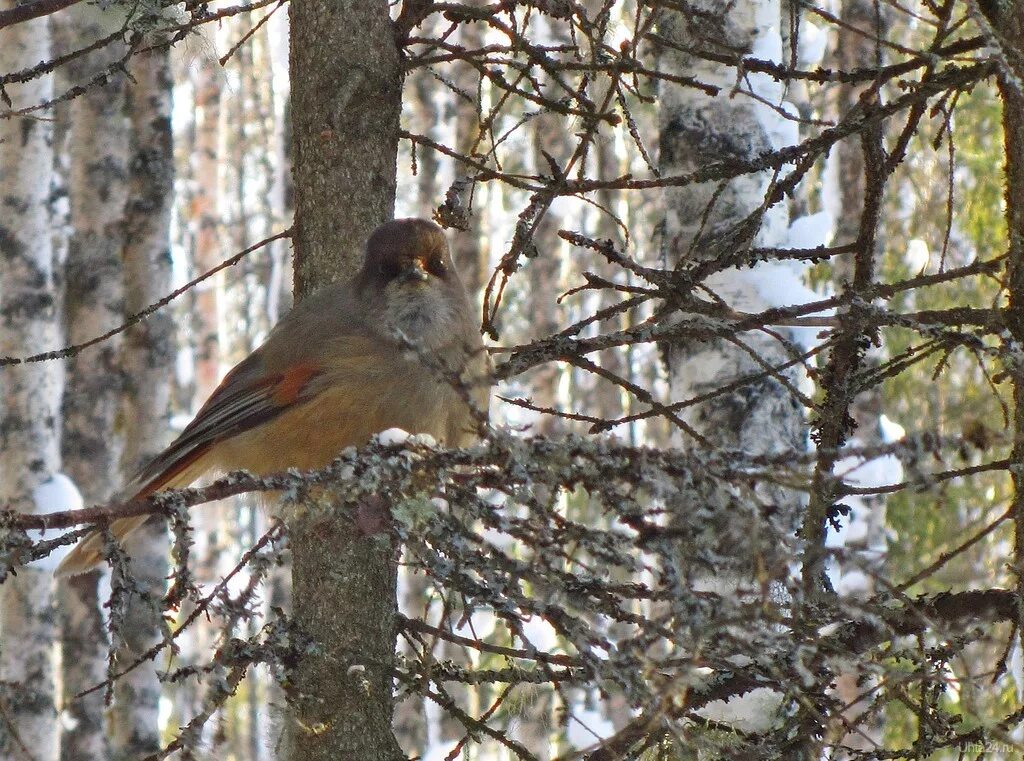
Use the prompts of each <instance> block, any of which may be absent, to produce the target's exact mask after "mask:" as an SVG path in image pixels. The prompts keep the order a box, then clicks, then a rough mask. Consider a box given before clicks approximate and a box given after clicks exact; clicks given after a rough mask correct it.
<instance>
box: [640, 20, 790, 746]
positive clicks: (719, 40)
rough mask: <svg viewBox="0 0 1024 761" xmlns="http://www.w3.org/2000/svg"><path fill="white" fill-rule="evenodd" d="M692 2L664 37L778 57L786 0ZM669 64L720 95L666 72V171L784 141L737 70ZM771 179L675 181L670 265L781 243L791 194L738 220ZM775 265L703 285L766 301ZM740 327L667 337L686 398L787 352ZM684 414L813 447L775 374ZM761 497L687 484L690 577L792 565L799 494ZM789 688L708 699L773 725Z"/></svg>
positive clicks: (692, 61)
mask: <svg viewBox="0 0 1024 761" xmlns="http://www.w3.org/2000/svg"><path fill="white" fill-rule="evenodd" d="M695 5H696V7H698V8H699V10H700V11H702V13H696V14H692V15H690V16H689V18H684V17H683V15H681V14H678V13H672V12H667V13H665V14H664V15H663V16H662V17H661V19H660V23H659V30H660V32H661V34H662V35H664V36H666V37H668V38H669V39H671V40H674V41H675V42H676V43H678V44H680V45H682V46H684V47H685V46H693V47H697V48H700V47H707V48H709V49H712V50H715V49H717V50H719V51H720V50H723V49H727V50H730V51H737V52H738V53H739V54H740V55H744V54H752V55H754V56H755V57H759V58H771V59H775V60H780V55H781V35H780V4H779V2H778V0H756V1H755V2H749V3H742V4H739V5H734V4H733V3H730V2H726V0H702V1H701V2H698V3H696V4H695ZM705 14H706V15H705ZM723 46H724V47H723ZM661 66H662V68H663V69H664V70H667V71H670V72H672V73H678V74H683V75H686V76H692V77H696V78H697V79H698V80H700V81H702V82H706V83H708V84H713V85H718V86H720V87H721V88H722V90H721V92H720V94H719V95H718V96H717V97H709V96H707V95H705V94H703V93H702V92H700V91H699V90H696V89H693V88H683V87H678V86H675V85H669V84H667V83H663V85H662V89H661V113H660V139H661V145H660V165H661V170H662V172H663V173H664V174H666V175H667V174H681V173H684V172H687V171H691V170H693V169H694V168H696V167H698V166H701V165H704V164H706V163H707V162H709V161H714V160H728V159H739V160H743V159H751V158H754V157H755V156H758V155H759V154H761V153H764V152H767V151H770V150H772V149H774V148H777V147H780V143H781V142H783V141H784V140H787V137H788V136H787V132H789V131H790V130H789V129H788V128H787V127H788V125H787V122H786V121H785V120H783V119H782V117H780V116H779V115H778V114H777V113H776V112H774V111H773V110H771V109H769V108H767V107H765V106H763V105H760V104H759V103H757V102H756V101H755V100H754V99H752V98H750V97H746V96H743V95H734V96H732V97H730V91H731V90H732V88H733V86H734V85H735V84H736V80H735V70H734V69H733V68H731V67H725V66H722V65H721V64H712V63H708V62H705V61H703V60H701V59H700V58H698V57H696V56H691V55H688V54H684V53H681V52H679V51H676V50H672V49H668V48H667V49H666V50H665V52H664V55H663V58H662V62H661ZM747 81H750V82H752V83H753V87H755V89H756V90H757V93H758V95H760V96H761V97H763V98H766V99H767V100H769V101H770V102H772V103H776V104H778V103H780V100H781V94H782V93H781V89H780V87H779V85H777V84H776V83H773V82H771V81H769V80H767V79H759V78H757V77H750V79H749V80H748V79H747V78H744V85H745V84H746V82H747ZM769 180H770V177H769V175H768V174H766V173H761V174H750V175H743V176H741V177H738V178H736V179H733V180H730V181H729V182H728V183H727V184H726V185H725V186H724V187H720V185H719V183H713V182H708V183H702V184H693V185H687V186H683V187H678V188H670V189H667V190H666V192H665V206H666V209H665V229H664V235H665V244H666V247H667V253H668V257H669V262H670V265H671V264H674V263H676V262H680V261H681V260H682V261H684V262H692V261H702V260H707V259H710V258H713V257H714V256H715V255H716V254H717V253H721V251H722V250H723V248H724V250H726V251H732V250H740V251H742V250H743V248H744V247H746V246H747V245H758V246H777V245H783V244H785V242H786V237H787V229H788V219H787V212H786V210H785V208H784V206H782V205H777V206H775V207H772V208H770V209H769V210H768V211H767V213H766V214H765V215H764V218H763V219H762V220H761V221H760V224H759V225H757V226H756V227H753V228H747V229H744V228H741V227H739V226H738V224H739V223H740V222H741V221H742V220H744V219H745V218H747V217H748V215H750V214H752V213H753V212H755V211H756V210H757V209H758V208H759V207H760V206H761V205H762V202H763V199H764V196H765V192H766V190H767V188H768V183H769ZM702 224H703V229H702ZM775 266H778V265H774V264H771V263H769V264H761V265H758V266H757V267H755V268H753V269H743V270H735V269H730V270H726V271H724V272H722V273H720V274H717V275H714V276H712V277H711V278H708V279H707V281H706V282H705V284H706V285H707V286H708V287H710V288H711V289H713V290H714V292H715V293H716V294H717V295H718V296H720V297H721V298H723V299H725V301H726V302H727V303H728V304H729V305H730V306H731V307H733V308H734V309H738V310H744V311H758V310H759V309H761V308H764V307H765V306H767V305H768V304H769V303H771V296H770V295H769V294H766V293H764V292H763V290H759V288H758V282H759V281H760V282H761V283H763V282H765V280H766V278H765V274H764V270H765V268H771V267H775ZM738 338H739V339H740V341H742V342H743V343H744V344H745V345H746V347H748V351H744V350H743V349H741V348H739V347H737V346H735V345H733V344H730V343H727V342H725V341H723V340H716V341H710V342H704V343H684V342H678V343H674V344H672V345H670V346H668V347H667V349H668V352H667V358H668V363H669V373H670V382H671V386H672V394H673V398H674V399H677V400H684V399H688V398H690V397H692V396H695V395H699V394H702V393H706V392H708V391H710V390H713V389H717V388H720V387H722V386H725V385H726V384H728V383H730V382H731V381H733V380H735V379H737V378H738V377H741V376H745V375H748V374H755V373H758V372H760V371H761V370H762V367H761V366H760V365H759V364H758V363H757V362H756V361H755V359H754V358H753V357H752V356H751V354H754V355H756V356H758V357H760V359H761V360H762V361H764V362H767V363H771V364H779V363H781V362H783V361H785V360H786V359H787V358H788V354H787V352H786V351H785V350H784V349H783V348H782V346H781V345H780V344H779V343H778V342H777V341H776V339H774V338H771V337H769V336H767V335H764V334H758V333H745V334H740V335H739V336H738ZM685 419H686V421H687V422H688V423H689V424H690V425H692V426H693V427H694V428H695V429H696V430H697V432H698V433H700V434H701V435H702V436H703V437H705V439H706V440H707V441H708V442H709V443H710V444H711V445H712V446H715V447H719V448H725V449H735V450H741V451H744V452H746V453H749V454H752V455H756V454H764V453H778V452H786V451H793V450H799V449H801V448H802V447H803V441H804V433H803V427H802V422H803V415H802V411H801V408H800V405H799V403H798V402H797V400H795V399H794V398H793V396H792V395H791V394H790V392H789V391H787V390H786V388H785V387H784V386H783V385H782V384H781V383H779V382H778V381H777V380H775V379H773V378H767V379H763V380H760V381H755V382H753V383H750V384H747V385H745V386H743V387H742V388H740V389H738V390H736V391H734V392H732V393H728V394H723V395H720V396H718V397H716V398H715V399H714V400H712V401H710V402H707V403H704V404H701V405H697V406H693V407H690V408H688V410H687V411H686V414H685ZM682 439H683V441H682V444H683V445H684V446H692V445H693V444H692V441H689V440H687V436H686V435H685V434H683V435H682ZM757 497H758V498H757V499H756V500H752V499H749V496H747V497H744V496H743V495H739V494H738V493H736V492H735V491H733V490H732V489H729V488H726V487H724V486H723V485H721V484H719V483H715V482H712V481H702V482H700V483H692V484H687V485H686V487H685V488H683V489H682V490H681V492H680V494H679V495H678V502H677V505H676V509H677V519H676V520H678V521H682V522H686V523H687V525H689V526H690V527H691V528H692V530H693V534H694V540H693V541H692V542H691V543H690V544H688V545H685V546H684V547H683V549H682V550H681V553H680V561H681V572H682V573H683V575H684V577H685V578H686V579H687V580H688V581H689V585H690V586H691V587H693V588H697V589H708V590H713V591H715V592H718V593H719V594H722V595H723V596H724V598H725V601H726V602H728V601H729V600H733V599H737V598H739V597H742V596H745V595H750V594H752V593H757V591H758V586H757V585H756V584H755V583H754V579H755V573H756V571H757V566H758V565H761V566H762V567H763V568H765V569H766V570H767V573H768V574H770V576H771V577H772V578H778V577H779V576H781V575H784V574H785V573H786V571H787V565H788V558H789V550H788V549H787V548H786V547H785V546H783V545H781V544H780V543H778V542H777V541H776V536H778V535H779V534H781V535H783V536H784V535H789V536H792V535H793V530H794V528H795V526H796V521H797V518H798V514H799V511H800V507H801V502H800V500H799V499H798V497H797V495H796V494H795V493H793V492H789V491H787V490H785V489H782V488H779V487H760V488H759V489H758V493H757ZM756 503H760V504H756ZM698 556H703V558H704V559H705V560H707V559H709V558H711V559H712V562H713V564H714V566H715V570H716V575H715V577H714V578H711V577H710V576H708V572H707V570H705V569H706V568H707V566H705V565H702V564H701V563H699V562H696V561H695V560H694V559H695V558H696V557H698ZM694 625H695V626H699V624H697V623H695V624H694ZM779 699H781V695H777V694H776V695H775V697H774V698H773V697H772V696H771V695H762V694H758V695H754V694H750V695H749V697H748V696H740V698H738V699H734V700H732V701H730V703H729V704H728V705H724V704H723V705H719V704H721V703H722V701H718V703H719V704H711V706H709V709H710V710H708V711H705V712H704V715H706V716H708V717H709V718H712V719H716V720H721V721H726V722H729V723H732V724H733V725H735V726H737V727H739V728H742V729H746V730H751V729H757V728H766V725H769V724H770V722H771V720H772V716H771V713H772V710H773V707H774V706H775V705H777V704H778V700H779Z"/></svg>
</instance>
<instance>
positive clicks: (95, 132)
mask: <svg viewBox="0 0 1024 761" xmlns="http://www.w3.org/2000/svg"><path fill="white" fill-rule="evenodd" d="M69 15H70V19H69V23H68V29H67V31H68V34H67V37H68V42H69V43H70V45H73V46H74V47H76V48H77V47H84V46H85V45H88V44H89V43H91V42H93V41H94V40H96V39H98V38H99V37H101V36H103V34H104V30H102V29H100V28H98V27H96V26H95V25H94V24H91V23H89V14H83V13H81V12H80V11H79V9H77V8H76V9H72V10H71V11H69ZM121 47H122V46H120V45H115V46H113V47H112V48H111V49H103V50H101V51H96V52H94V53H93V54H92V55H90V56H84V57H82V58H78V59H76V60H75V61H73V62H71V64H69V66H68V74H67V76H68V78H69V80H70V82H71V84H80V83H82V82H86V81H88V80H89V78H90V77H92V76H93V75H94V74H96V73H97V72H98V71H100V70H101V69H102V68H104V67H105V66H106V65H108V64H109V63H110V61H111V59H112V58H113V57H117V56H120V55H121V54H122V52H123V51H122V49H121ZM125 81H126V80H125V78H124V76H122V75H115V76H113V77H110V78H109V79H108V81H107V82H106V84H104V85H103V86H101V87H92V88H90V89H88V90H87V91H86V92H85V93H84V94H82V95H81V96H79V97H78V98H75V99H74V100H73V101H71V104H70V106H69V111H70V114H69V116H70V119H69V121H70V125H69V134H68V140H67V155H68V168H69V181H68V195H69V199H70V210H71V213H70V221H71V236H70V241H69V245H68V255H67V260H66V262H65V277H64V284H65V290H64V310H63V312H64V323H65V325H66V338H67V342H69V343H79V342H82V341H85V340H88V339H90V338H92V337H94V336H97V335H100V334H102V333H105V332H107V331H108V330H110V329H111V328H113V327H115V326H116V325H119V324H120V323H121V321H122V320H123V319H124V288H123V280H122V272H121V248H122V246H123V244H124V236H123V227H122V224H123V217H124V211H125V199H126V197H127V153H128V129H127V124H126V121H125V110H124V109H125ZM120 351H121V341H120V337H119V336H115V337H113V338H111V339H110V340H107V341H104V342H103V343H101V344H100V345H98V346H96V347H95V348H93V349H91V350H89V351H88V352H85V353H83V354H79V355H76V356H74V357H72V358H71V359H70V360H69V361H68V365H67V380H66V387H65V393H64V402H63V425H64V428H63V435H62V441H61V451H62V458H63V461H64V470H65V472H66V473H67V474H68V475H69V476H70V477H71V478H72V479H73V480H74V481H75V483H76V484H77V485H78V488H79V490H80V491H81V492H82V496H83V498H84V500H85V501H86V503H88V504H99V503H102V502H105V501H106V500H107V499H109V498H110V496H111V495H112V494H113V492H114V491H115V490H116V488H117V486H118V485H119V484H120V483H121V480H122V477H121V467H120V466H121V462H120V456H121V448H120V431H119V428H118V422H119V415H118V412H119V406H120V404H121V387H122V384H121V379H122V374H121V366H120ZM100 576H101V572H100V571H92V572H90V573H87V574H83V575H82V576H76V577H71V578H65V579H60V580H58V583H57V594H58V600H59V607H60V622H61V654H62V659H61V674H62V679H61V693H62V697H63V699H62V704H63V710H64V712H65V716H66V720H65V721H63V722H62V726H61V759H62V761H105V760H106V759H107V758H109V747H108V742H107V735H106V732H105V731H104V717H103V712H104V705H103V693H102V692H94V693H92V694H90V695H86V696H84V697H82V698H78V699H75V697H74V696H75V695H77V694H78V693H80V692H82V691H84V690H86V689H87V688H89V687H91V686H93V685H95V684H98V683H100V682H102V681H103V680H104V679H105V678H106V667H107V662H106V661H107V642H108V638H107V632H106V626H105V624H104V621H103V617H102V616H101V615H100V607H99V606H100V600H99V596H98V592H97V586H98V582H99V579H100Z"/></svg>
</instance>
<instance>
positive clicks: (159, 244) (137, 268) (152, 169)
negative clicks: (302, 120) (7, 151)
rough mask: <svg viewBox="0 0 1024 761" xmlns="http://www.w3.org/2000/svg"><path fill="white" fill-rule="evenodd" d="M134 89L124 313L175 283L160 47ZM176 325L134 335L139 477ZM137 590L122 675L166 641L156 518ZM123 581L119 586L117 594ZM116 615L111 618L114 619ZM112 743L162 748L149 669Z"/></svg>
mask: <svg viewBox="0 0 1024 761" xmlns="http://www.w3.org/2000/svg"><path fill="white" fill-rule="evenodd" d="M132 76H133V78H134V81H133V82H132V83H131V85H130V86H129V88H128V97H129V115H130V118H131V125H132V137H133V141H134V143H133V146H132V151H131V162H130V165H129V183H130V184H129V196H128V205H127V212H126V220H125V232H126V236H125V240H126V244H125V249H124V268H125V287H126V288H125V309H126V310H127V311H128V312H135V311H138V310H139V309H141V308H142V307H144V306H146V305H148V304H150V303H152V302H154V301H156V300H157V299H159V298H160V297H162V296H164V295H166V294H167V292H168V291H169V290H170V285H171V257H170V249H169V246H170V218H171V205H172V200H173V198H172V190H173V180H174V156H173V153H172V147H171V73H170V62H169V60H168V55H167V51H166V49H164V48H161V47H156V48H154V49H153V50H152V51H150V52H147V53H144V54H142V55H140V56H138V57H136V58H135V63H134V66H133V67H132ZM174 354H175V348H174V326H173V322H172V319H171V316H170V314H169V313H168V312H167V311H160V312H157V313H156V314H154V315H153V316H151V317H150V318H149V319H148V320H146V321H145V322H142V323H139V324H137V325H134V326H132V327H131V328H130V329H129V330H128V331H127V332H126V334H125V353H124V367H125V376H126V383H127V388H126V393H125V421H126V430H125V457H124V459H125V465H126V467H125V470H126V471H127V472H134V471H135V469H136V468H138V467H139V465H140V464H141V463H143V462H144V461H146V460H149V459H150V458H151V457H153V456H154V455H156V454H157V453H158V452H160V450H161V449H162V448H163V446H164V444H166V443H167V440H168V438H169V433H170V431H169V429H168V417H169V412H170V398H171V382H172V379H173V377H174ZM126 545H127V549H128V552H129V553H130V554H131V555H132V561H131V575H132V577H133V578H134V582H135V584H136V585H137V588H138V590H139V591H138V592H137V593H136V592H133V593H131V594H128V595H126V596H124V597H121V598H120V600H119V604H120V606H122V607H121V612H122V613H123V615H124V622H123V626H122V628H121V631H120V635H121V638H122V640H123V641H122V643H121V646H120V647H119V649H118V653H117V659H118V661H117V662H118V665H119V666H120V667H121V668H123V667H125V666H126V665H128V663H129V662H131V661H134V659H135V658H136V657H137V656H138V655H139V654H140V653H141V652H143V651H144V650H146V649H147V648H148V647H150V646H151V645H152V644H153V642H154V641H155V640H156V639H157V638H158V637H159V635H160V632H161V629H160V627H161V623H162V622H161V613H162V611H161V606H160V601H161V598H162V596H163V593H164V589H165V583H166V582H165V580H166V577H167V573H168V568H167V539H166V531H165V529H164V523H163V520H162V519H157V518H151V519H150V520H149V522H147V523H146V524H145V525H144V526H143V527H142V528H141V529H140V530H139V531H137V532H136V533H135V534H133V535H132V536H131V537H130V538H129V539H128V541H127V543H126ZM119 583H122V580H119V579H117V578H115V579H114V580H113V581H112V582H111V585H112V587H113V588H114V589H115V590H116V589H117V587H118V585H119ZM115 612H116V609H115V610H112V613H111V615H114V613H115ZM114 700H115V705H114V711H113V712H112V714H111V719H110V725H111V726H110V730H111V744H112V746H113V749H114V757H115V758H116V759H125V760H126V761H127V759H136V758H140V757H142V756H144V755H146V754H148V753H154V752H156V751H157V750H159V748H160V732H159V729H160V728H159V724H158V716H159V705H160V683H159V682H158V681H157V676H156V666H155V664H153V663H152V662H148V663H146V664H144V665H142V666H140V667H139V668H137V669H135V670H134V671H132V672H131V673H129V674H128V675H126V676H124V677H122V678H121V679H119V680H118V681H117V683H116V685H115V688H114Z"/></svg>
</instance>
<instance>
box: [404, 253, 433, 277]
mask: <svg viewBox="0 0 1024 761" xmlns="http://www.w3.org/2000/svg"><path fill="white" fill-rule="evenodd" d="M401 278H402V281H403V282H412V283H416V282H419V283H425V282H427V280H429V279H430V275H429V274H428V273H427V270H426V269H425V268H424V266H423V262H422V261H420V260H419V259H414V260H413V262H412V264H410V265H409V267H408V268H407V269H406V270H405V272H403V273H402V275H401Z"/></svg>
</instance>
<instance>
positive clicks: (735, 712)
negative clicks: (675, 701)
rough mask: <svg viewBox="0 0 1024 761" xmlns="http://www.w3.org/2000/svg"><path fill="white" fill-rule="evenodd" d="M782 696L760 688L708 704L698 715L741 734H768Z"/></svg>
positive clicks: (766, 688) (765, 688)
mask: <svg viewBox="0 0 1024 761" xmlns="http://www.w3.org/2000/svg"><path fill="white" fill-rule="evenodd" d="M781 705H782V694H781V693H779V692H776V691H775V690H773V689H771V688H769V687H758V688H756V689H753V690H751V691H750V692H746V693H744V694H742V695H738V696H737V697H735V698H730V699H729V700H728V701H726V700H715V701H713V702H711V703H708V704H707V705H706V706H704V707H703V708H702V709H700V710H699V711H698V712H697V713H698V714H699V715H700V716H703V717H704V718H706V719H710V720H711V721H718V722H721V723H723V724H728V725H730V726H732V727H735V728H736V729H738V730H740V731H741V732H753V733H761V732H767V731H768V730H769V729H771V728H772V727H773V726H774V725H775V720H776V718H777V716H778V712H779V707H780V706H781Z"/></svg>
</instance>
